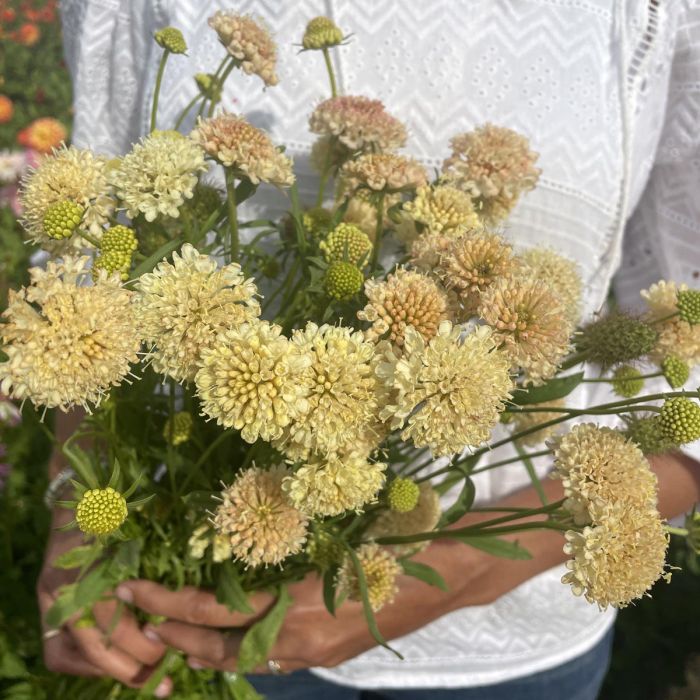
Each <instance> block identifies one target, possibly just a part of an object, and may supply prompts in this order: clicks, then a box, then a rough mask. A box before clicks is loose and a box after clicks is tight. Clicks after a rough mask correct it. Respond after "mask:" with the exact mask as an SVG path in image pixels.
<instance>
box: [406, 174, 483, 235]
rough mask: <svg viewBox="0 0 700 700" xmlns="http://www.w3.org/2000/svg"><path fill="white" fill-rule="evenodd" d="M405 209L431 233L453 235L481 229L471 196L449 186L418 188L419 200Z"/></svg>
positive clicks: (417, 195) (417, 197) (417, 198)
mask: <svg viewBox="0 0 700 700" xmlns="http://www.w3.org/2000/svg"><path fill="white" fill-rule="evenodd" d="M403 210H404V211H405V212H406V213H407V214H408V215H409V216H410V217H411V219H413V220H414V221H417V222H419V223H421V224H423V225H424V226H425V227H426V229H427V230H428V231H429V232H430V233H442V234H444V235H446V236H450V235H456V234H458V233H461V232H462V231H465V230H467V229H473V228H477V227H478V226H479V216H478V214H477V213H476V211H475V210H474V203H473V202H472V199H471V197H470V196H469V195H468V194H466V192H463V191H462V190H459V189H457V188H456V187H451V186H450V185H438V186H437V187H429V186H428V185H423V186H422V187H419V188H418V190H417V192H416V198H415V199H414V200H412V201H410V202H406V204H404V206H403Z"/></svg>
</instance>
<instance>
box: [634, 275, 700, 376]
mask: <svg viewBox="0 0 700 700" xmlns="http://www.w3.org/2000/svg"><path fill="white" fill-rule="evenodd" d="M687 290H688V286H687V285H685V284H681V285H680V286H678V285H676V284H675V283H674V282H665V281H661V282H657V283H656V284H653V285H652V286H651V287H649V289H646V290H644V291H643V292H642V293H641V294H642V298H643V299H645V300H646V302H647V305H648V307H649V311H648V313H647V319H648V320H649V321H650V322H652V323H653V328H654V329H655V330H656V331H658V334H659V335H658V338H657V340H656V344H655V346H654V348H653V350H652V351H651V352H650V353H649V356H650V358H651V359H652V361H654V362H657V363H658V362H660V361H662V360H663V358H664V357H666V356H668V355H675V356H676V357H678V358H679V359H681V360H685V361H686V362H689V363H690V364H693V365H694V364H698V363H700V325H697V324H696V325H691V324H690V323H688V321H684V320H682V319H681V318H680V317H679V316H678V315H675V316H674V314H677V312H678V293H679V292H684V291H687ZM669 317H670V318H669Z"/></svg>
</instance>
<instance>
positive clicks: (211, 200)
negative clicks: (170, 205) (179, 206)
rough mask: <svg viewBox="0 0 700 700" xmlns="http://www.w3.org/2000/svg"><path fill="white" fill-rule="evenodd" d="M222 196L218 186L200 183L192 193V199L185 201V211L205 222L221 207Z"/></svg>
mask: <svg viewBox="0 0 700 700" xmlns="http://www.w3.org/2000/svg"><path fill="white" fill-rule="evenodd" d="M220 206H221V197H220V196H219V191H218V190H217V189H216V187H211V186H210V185H203V184H201V183H199V184H198V185H197V186H196V187H195V188H194V192H193V194H192V199H188V200H187V201H186V202H185V206H184V213H185V214H186V215H187V214H189V215H190V216H191V217H192V218H193V219H194V220H195V221H197V222H199V223H200V224H203V223H204V222H205V221H206V220H207V219H208V218H209V217H210V216H211V215H212V214H213V213H214V212H215V211H216V210H217V209H218V208H219V207H220Z"/></svg>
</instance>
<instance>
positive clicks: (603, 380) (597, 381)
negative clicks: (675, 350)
mask: <svg viewBox="0 0 700 700" xmlns="http://www.w3.org/2000/svg"><path fill="white" fill-rule="evenodd" d="M663 374H664V373H663V372H654V373H653V374H640V375H639V376H638V377H635V379H653V378H654V377H663ZM581 381H582V382H585V383H587V384H601V383H606V384H612V383H613V382H616V381H617V380H616V379H613V378H612V377H610V378H606V377H600V378H598V379H582V380H581Z"/></svg>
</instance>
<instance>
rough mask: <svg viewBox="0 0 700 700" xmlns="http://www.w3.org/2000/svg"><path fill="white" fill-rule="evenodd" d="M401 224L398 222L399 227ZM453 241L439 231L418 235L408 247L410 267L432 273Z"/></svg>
mask: <svg viewBox="0 0 700 700" xmlns="http://www.w3.org/2000/svg"><path fill="white" fill-rule="evenodd" d="M402 226H403V224H399V228H401V227H402ZM401 235H402V237H403V234H401ZM453 242H454V238H452V237H451V236H445V235H443V234H441V233H423V234H421V235H419V236H418V237H417V238H415V239H414V240H413V242H412V243H411V245H410V247H409V249H408V252H409V258H410V264H411V267H414V268H415V269H416V270H419V271H420V272H424V273H425V274H434V273H435V269H436V267H437V266H438V263H439V262H440V258H441V257H442V256H443V255H444V254H445V253H447V251H448V250H449V249H450V247H451V246H452V243H453Z"/></svg>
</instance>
